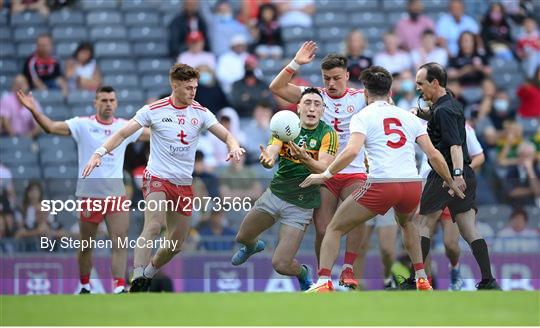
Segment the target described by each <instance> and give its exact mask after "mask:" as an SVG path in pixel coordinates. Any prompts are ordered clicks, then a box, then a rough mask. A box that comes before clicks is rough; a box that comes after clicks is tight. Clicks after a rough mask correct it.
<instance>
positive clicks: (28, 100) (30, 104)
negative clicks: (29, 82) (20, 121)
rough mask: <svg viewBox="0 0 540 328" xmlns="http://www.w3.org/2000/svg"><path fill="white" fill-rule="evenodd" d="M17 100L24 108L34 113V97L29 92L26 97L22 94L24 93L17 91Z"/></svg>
mask: <svg viewBox="0 0 540 328" xmlns="http://www.w3.org/2000/svg"><path fill="white" fill-rule="evenodd" d="M17 99H18V100H19V102H20V103H21V104H22V105H23V106H24V107H26V108H27V109H28V110H30V111H31V112H35V111H36V102H35V101H34V97H33V96H32V92H31V91H30V92H29V93H28V95H26V94H24V91H22V90H18V91H17Z"/></svg>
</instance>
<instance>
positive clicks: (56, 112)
mask: <svg viewBox="0 0 540 328" xmlns="http://www.w3.org/2000/svg"><path fill="white" fill-rule="evenodd" d="M41 107H42V110H43V113H44V114H45V115H47V117H48V118H50V119H51V120H53V121H65V120H67V119H69V118H71V116H72V113H71V111H70V110H69V108H68V107H66V105H64V104H60V103H57V104H41Z"/></svg>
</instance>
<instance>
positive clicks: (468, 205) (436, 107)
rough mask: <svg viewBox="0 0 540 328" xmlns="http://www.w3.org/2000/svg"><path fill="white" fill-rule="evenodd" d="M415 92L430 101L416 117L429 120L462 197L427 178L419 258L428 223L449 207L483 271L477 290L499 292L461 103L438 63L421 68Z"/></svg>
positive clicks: (427, 238) (426, 248)
mask: <svg viewBox="0 0 540 328" xmlns="http://www.w3.org/2000/svg"><path fill="white" fill-rule="evenodd" d="M416 85H417V89H418V90H419V91H420V92H421V93H422V97H423V98H424V100H425V101H428V102H431V104H432V106H431V107H430V108H429V110H418V112H417V115H418V117H420V118H422V119H425V120H427V121H428V134H429V138H430V139H431V142H432V143H433V145H434V146H435V148H437V149H438V150H439V151H440V152H441V153H442V154H443V156H444V158H445V160H446V163H447V164H448V167H449V168H450V170H451V173H452V176H453V177H454V181H455V182H456V185H457V186H458V188H459V189H461V191H463V192H464V193H465V198H464V199H461V198H459V197H453V195H451V194H450V193H449V192H448V190H449V189H448V187H446V186H443V179H442V178H441V177H440V176H439V175H438V174H437V173H436V172H435V171H431V172H430V173H429V175H428V177H427V181H426V185H425V187H424V191H423V192H422V199H421V201H420V215H421V216H422V227H421V229H420V231H421V235H422V239H421V243H422V255H423V257H424V261H425V259H426V257H427V255H428V253H429V248H430V244H431V240H430V235H429V229H427V222H428V220H438V219H439V217H440V216H441V213H442V210H443V209H444V208H445V207H447V206H448V208H449V210H450V214H451V215H452V219H453V220H454V222H456V223H457V224H458V227H459V232H460V233H461V236H463V238H464V239H465V240H466V241H467V243H469V245H470V247H471V250H472V253H473V255H474V257H475V259H476V262H477V263H478V266H479V267H480V271H481V272H482V281H480V283H479V284H478V285H477V288H478V289H479V290H480V289H500V287H499V285H498V284H497V282H496V281H495V279H494V278H493V275H492V274H491V267H490V260H489V252H488V247H487V244H486V241H485V240H484V238H482V236H481V235H480V234H479V233H478V230H477V228H476V222H475V221H476V210H477V209H476V201H475V198H476V177H475V173H474V171H473V170H472V168H471V167H470V166H469V164H470V163H471V159H470V157H469V153H468V151H467V146H466V135H465V116H464V113H463V108H462V106H461V104H460V103H459V102H458V101H456V100H455V99H454V98H453V97H452V96H451V95H450V94H449V93H447V91H446V71H445V70H444V67H442V66H441V65H440V64H437V63H427V64H424V65H422V66H420V68H419V70H418V72H417V74H416Z"/></svg>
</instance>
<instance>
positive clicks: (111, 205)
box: [80, 196, 129, 224]
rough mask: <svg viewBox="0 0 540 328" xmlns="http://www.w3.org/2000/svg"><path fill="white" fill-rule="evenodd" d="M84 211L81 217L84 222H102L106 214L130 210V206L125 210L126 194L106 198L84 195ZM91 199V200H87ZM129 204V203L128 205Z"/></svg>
mask: <svg viewBox="0 0 540 328" xmlns="http://www.w3.org/2000/svg"><path fill="white" fill-rule="evenodd" d="M81 199H82V200H83V201H84V202H83V203H82V211H81V214H80V219H81V221H83V222H91V223H97V224H99V223H101V222H103V220H104V219H105V215H107V214H112V213H120V212H128V211H129V208H127V209H125V210H124V208H123V207H124V206H123V204H124V201H125V200H126V197H125V196H115V197H110V198H109V199H108V200H107V201H106V198H94V197H82V198H81ZM87 199H90V201H87ZM126 206H127V205H126Z"/></svg>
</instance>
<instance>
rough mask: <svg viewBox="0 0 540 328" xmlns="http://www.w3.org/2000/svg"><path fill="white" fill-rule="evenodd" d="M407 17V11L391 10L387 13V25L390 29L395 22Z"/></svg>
mask: <svg viewBox="0 0 540 328" xmlns="http://www.w3.org/2000/svg"><path fill="white" fill-rule="evenodd" d="M404 17H407V13H406V12H402V11H397V12H390V13H388V15H387V21H386V22H385V25H386V26H387V27H388V28H389V29H390V28H391V27H392V26H393V24H396V23H397V22H399V20H400V19H402V18H404Z"/></svg>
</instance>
